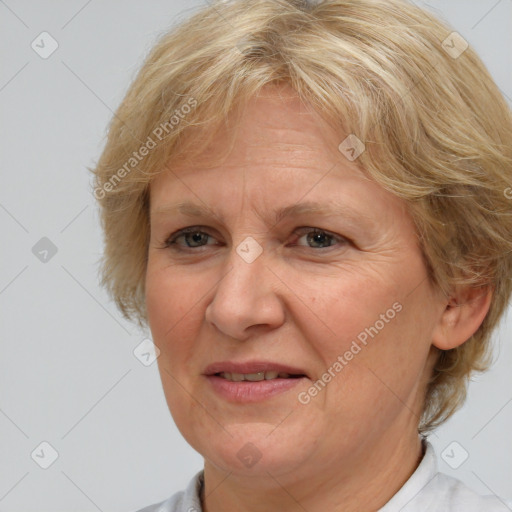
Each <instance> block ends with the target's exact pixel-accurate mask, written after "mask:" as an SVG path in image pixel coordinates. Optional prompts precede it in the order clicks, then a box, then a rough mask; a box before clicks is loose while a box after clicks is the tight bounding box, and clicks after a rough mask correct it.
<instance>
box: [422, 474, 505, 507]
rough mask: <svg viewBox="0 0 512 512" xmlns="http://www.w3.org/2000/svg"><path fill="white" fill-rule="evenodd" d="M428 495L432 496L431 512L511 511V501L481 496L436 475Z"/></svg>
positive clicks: (450, 479) (442, 475) (454, 479)
mask: <svg viewBox="0 0 512 512" xmlns="http://www.w3.org/2000/svg"><path fill="white" fill-rule="evenodd" d="M431 483H432V486H431V489H430V492H429V494H431V496H432V505H433V507H435V508H432V509H431V510H440V511H441V510H443V511H451V510H453V511H455V510H464V511H465V512H480V511H482V510H485V511H486V512H507V511H511V510H512V501H511V500H505V499H502V498H500V497H498V496H495V495H489V496H481V495H479V494H477V493H476V492H475V491H473V490H472V489H470V488H469V487H467V486H466V485H465V484H464V483H463V482H461V481H460V480H457V479H456V478H453V477H451V476H448V475H445V474H444V473H437V474H436V476H435V478H434V479H433V480H432V482H431Z"/></svg>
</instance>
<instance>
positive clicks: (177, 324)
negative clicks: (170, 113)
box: [145, 87, 490, 512]
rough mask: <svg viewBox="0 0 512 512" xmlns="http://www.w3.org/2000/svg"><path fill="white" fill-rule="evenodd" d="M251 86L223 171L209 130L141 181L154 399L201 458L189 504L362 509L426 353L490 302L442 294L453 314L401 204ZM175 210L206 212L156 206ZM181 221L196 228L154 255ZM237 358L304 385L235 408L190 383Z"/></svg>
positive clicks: (390, 476)
mask: <svg viewBox="0 0 512 512" xmlns="http://www.w3.org/2000/svg"><path fill="white" fill-rule="evenodd" d="M264 91H267V92H264V93H262V94H261V95H260V96H259V97H258V98H253V99H252V100H251V101H250V102H249V104H248V105H247V109H246V110H245V112H244V115H243V117H242V119H241V123H240V125H239V126H238V129H237V132H236V139H235V144H234V146H233V150H232V151H231V152H230V153H229V154H228V156H227V158H226V159H225V160H224V161H223V162H221V163H219V162H217V161H215V159H214V156H215V155H216V152H217V151H218V150H219V149H220V148H221V147H222V145H223V143H225V141H226V140H227V139H226V134H224V133H221V132H219V133H218V134H216V136H215V139H214V141H213V143H212V144H211V145H210V146H209V147H207V148H205V150H204V152H203V155H202V156H201V157H197V158H196V160H195V161H194V162H186V163H182V164H179V163H174V164H173V166H172V170H169V171H166V172H164V173H162V174H161V175H159V176H158V177H157V178H155V179H154V181H153V182H152V183H151V186H150V221H151V238H150V243H149V250H148V264H147V274H146V283H145V286H146V304H147V311H148V320H149V325H150V327H151V331H152V335H153V340H154V342H155V344H156V345H157V346H158V348H159V349H160V351H161V354H160V357H159V358H158V364H159V370H160V374H161V378H162V384H163V388H164V391H165V395H166V399H167V403H168V405H169V408H170V411H171V413H172V415H173V418H174V420H175V422H176V424H177V426H178V428H179V429H180V431H181V432H182V434H183V436H184V437H185V438H186V440H187V441H188V442H189V443H190V445H191V446H192V447H193V448H194V449H196V450H197V451H198V452H199V453H201V454H202V455H203V456H204V458H205V467H204V472H205V496H206V498H205V500H204V503H203V508H204V510H205V511H207V512H219V511H222V510H239V511H247V512H248V511H251V512H256V511H262V512H263V511H268V510H281V511H290V512H291V511H299V510H301V511H303V510H307V511H308V512H316V511H320V510H321V511H325V510H329V511H334V512H335V511H341V510H343V511H345V512H350V511H356V510H357V511H359V512H361V511H363V512H366V511H368V512H369V511H374V510H378V509H379V508H380V507H382V506H383V505H384V504H385V503H386V502H387V501H389V499H391V497H392V496H393V495H394V494H395V493H396V492H397V491H398V490H399V489H400V487H401V486H402V485H403V484H404V482H405V481H406V480H407V479H408V478H409V477H410V475H411V474H412V473H413V472H414V470H415V469H416V467H417V465H418V463H419V461H420V459H421V445H420V440H419V438H418V434H417V427H418V422H419V417H420V415H421V409H422V397H423V394H424V389H425V384H426V380H427V378H428V375H429V374H430V372H431V371H432V367H433V364H434V363H435V358H436V354H437V353H438V350H437V349H448V348H453V347H456V346H458V345H460V344H461V343H463V342H464V341H465V340H467V339H468V338H469V337H470V336H471V335H472V334H473V332H475V331H476V329H477V328H478V326H479V325H480V323H481V322H482V320H483V318H484V317H485V314H486V313H487V310H488V307H489V301H490V294H489V293H487V294H485V293H482V292H481V291H480V292H479V293H477V292H473V291H472V290H460V291H458V292H457V295H456V296H455V298H456V300H457V301H458V302H459V304H461V306H458V307H453V306H452V303H451V302H450V299H449V298H447V297H446V296H444V295H443V294H442V293H440V292H439V291H437V290H436V289H434V288H433V287H432V286H431V284H430V283H429V281H428V279H427V274H426V269H425V265H424V263H423V260H422V258H421V253H420V249H419V247H418V244H417V237H416V235H415V230H414V226H413V224H412V221H411V219H410V217H409V216H408V215H407V214H406V213H405V210H404V204H403V203H402V201H401V200H400V199H399V198H397V197H396V196H394V195H392V194H391V193H389V192H387V191H386V190H384V189H383V188H382V187H380V186H379V185H378V184H376V183H375V182H373V181H371V180H370V179H368V178H367V177H366V175H365V174H364V173H363V171H362V170H361V169H360V168H359V167H358V165H357V160H356V161H354V162H350V161H348V160H347V159H346V158H345V157H344V156H343V155H342V154H341V153H340V152H339V151H338V149H337V148H338V145H339V143H340V142H341V141H342V140H343V138H344V137H343V136H341V138H340V135H339V134H335V133H333V131H332V129H330V128H329V127H328V126H327V125H326V124H325V123H323V121H322V120H321V119H320V117H319V116H318V115H317V114H315V113H314V112H313V111H312V110H311V109H308V108H307V107H306V106H305V105H304V104H302V103H300V102H299V100H298V99H297V98H296V96H295V95H294V93H293V91H291V90H290V89H288V88H286V87H283V88H281V89H280V90H279V91H276V90H274V89H268V90H267V89H264ZM186 201H190V202H193V203H194V204H196V205H198V206H206V207H207V208H208V209H209V210H210V213H209V214H203V215H201V216H194V217H191V216H186V215H185V214H183V213H177V212H176V211H174V210H172V209H168V208H167V207H171V206H172V205H175V204H176V203H179V202H186ZM306 201H308V202H316V203H321V204H322V205H330V204H332V203H333V202H336V203H337V204H341V205H343V206H344V207H346V208H347V209H351V210H353V211H354V212H355V214H356V216H355V218H353V219H352V218H350V216H349V215H347V214H345V213H343V214H342V213H337V214H326V213H311V212H310V213H307V212H305V213H301V214H296V215H294V216H291V217H285V218H283V219H281V220H280V221H279V222H278V223H277V224H276V223H275V222H273V221H272V213H273V212H274V211H276V210H278V209H280V208H283V207H286V206H290V205H295V204H297V203H303V202H306ZM194 226H196V227H197V229H196V231H200V233H199V234H196V235H193V234H190V235H187V236H185V235H183V236H181V237H179V238H178V239H176V240H175V243H174V244H172V245H169V246H167V247H165V242H166V240H167V239H169V236H170V235H171V234H172V233H175V232H176V231H177V230H179V229H182V228H185V227H194ZM303 227H304V228H310V229H309V230H308V229H304V230H303V231H301V232H298V228H303ZM312 228H317V229H318V230H323V233H321V234H320V236H317V237H315V236H314V233H313V234H308V233H310V232H311V231H312ZM332 235H334V236H332ZM248 236H250V237H252V238H254V239H255V240H256V241H257V242H258V244H259V245H260V246H261V248H262V253H261V254H260V255H259V256H258V257H257V258H256V259H255V260H254V261H252V262H250V263H248V262H247V261H246V260H244V259H243V258H242V257H241V256H240V254H239V253H237V247H238V246H239V245H240V244H241V242H242V241H244V240H245V239H246V237H248ZM395 302H397V303H399V304H400V305H401V310H400V312H398V313H396V315H393V318H392V319H391V320H389V321H388V322H386V323H385V325H384V327H383V328H381V329H380V330H379V332H378V334H377V335H375V336H374V337H373V338H368V343H367V345H365V346H364V347H363V348H362V349H361V350H360V351H359V352H358V353H357V354H356V355H355V356H354V357H353V359H352V360H350V361H349V362H348V364H346V366H344V367H343V369H342V370H341V371H339V372H338V373H336V376H335V377H334V378H332V379H331V381H330V382H329V383H328V385H327V386H326V387H325V388H324V389H323V390H322V391H320V392H318V394H317V395H316V396H314V397H312V398H311V400H310V401H309V402H308V403H307V404H304V403H301V402H300V401H299V400H298V395H299V393H301V392H307V390H308V389H309V388H310V387H311V386H312V385H313V383H314V382H315V381H317V380H318V379H320V378H321V376H322V374H324V373H325V372H326V369H328V368H329V367H332V365H333V363H334V362H335V361H336V360H337V358H338V356H339V355H340V354H341V355H343V354H344V353H345V352H346V351H347V350H349V349H350V346H351V344H352V342H353V340H356V339H357V336H358V334H360V333H361V332H362V331H364V329H365V328H368V327H370V326H374V325H376V321H377V320H379V318H382V317H381V316H380V315H381V314H383V313H385V312H386V311H387V310H389V309H390V308H391V306H392V304H393V303H395ZM254 360H257V361H267V362H277V363H281V364H285V365H291V366H293V367H294V368H299V369H301V370H303V373H304V374H305V375H306V376H305V377H302V378H300V379H297V380H295V381H294V382H296V384H294V385H293V386H292V387H290V388H289V389H287V390H285V391H283V392H280V393H277V394H274V395H272V396H269V397H263V398H260V399H257V400H254V401H244V400H243V399H241V400H238V401H236V400H231V399H229V398H227V397H226V396H224V395H222V394H221V393H219V392H218V390H217V389H216V388H215V387H214V386H212V380H211V379H210V377H208V376H207V375H206V374H205V368H206V367H207V366H208V365H210V364H211V363H214V362H218V361H234V362H247V361H254ZM217 379H220V377H217ZM288 382H289V380H288ZM253 384H254V383H243V385H249V386H251V385H253ZM247 443H252V445H254V446H253V447H251V448H250V454H252V455H254V454H257V457H260V458H259V460H258V461H257V462H256V463H255V464H253V465H251V466H250V467H249V466H248V465H247V464H244V463H243V460H242V458H241V457H239V456H237V454H238V455H239V450H241V449H242V452H241V453H247V450H248V448H247V446H248V445H247ZM244 447H245V448H244ZM254 447H255V448H254ZM243 450H246V451H245V452H244V451H243ZM251 450H252V451H251ZM257 457H256V458H257Z"/></svg>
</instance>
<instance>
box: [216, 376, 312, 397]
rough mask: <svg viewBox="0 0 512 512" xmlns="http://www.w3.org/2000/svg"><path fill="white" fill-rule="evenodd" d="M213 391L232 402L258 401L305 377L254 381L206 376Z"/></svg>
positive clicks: (296, 383) (302, 380)
mask: <svg viewBox="0 0 512 512" xmlns="http://www.w3.org/2000/svg"><path fill="white" fill-rule="evenodd" d="M206 378H207V379H208V381H209V382H210V384H211V386H212V387H213V389H214V391H215V392H216V393H218V394H219V395H221V396H222V397H224V398H226V399H228V400H230V401H232V402H245V403H247V402H259V401H261V400H265V399H267V398H270V397H272V396H274V395H277V394H279V393H284V392H285V391H288V390H290V389H292V388H294V387H295V386H297V385H298V384H300V383H302V382H304V379H305V378H306V377H298V378H295V379H272V380H259V381H256V382H251V381H247V380H244V381H241V382H233V381H231V380H227V379H224V378H222V377H219V376H217V375H208V376H207V377H206Z"/></svg>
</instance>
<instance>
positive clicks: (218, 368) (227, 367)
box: [204, 361, 307, 376]
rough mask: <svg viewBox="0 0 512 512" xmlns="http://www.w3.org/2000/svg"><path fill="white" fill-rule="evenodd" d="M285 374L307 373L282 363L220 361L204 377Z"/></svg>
mask: <svg viewBox="0 0 512 512" xmlns="http://www.w3.org/2000/svg"><path fill="white" fill-rule="evenodd" d="M270 371H276V372H283V373H289V374H290V375H305V376H307V375H306V372H305V371H304V370H302V369H300V368H296V367H293V366H289V365H286V364H281V363H274V362H272V361H245V362H234V361H219V362H216V363H212V364H209V365H208V366H207V367H206V368H205V369H204V375H215V374H216V373H222V372H227V373H244V374H247V373H259V372H270Z"/></svg>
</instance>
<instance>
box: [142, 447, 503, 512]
mask: <svg viewBox="0 0 512 512" xmlns="http://www.w3.org/2000/svg"><path fill="white" fill-rule="evenodd" d="M424 442H425V446H426V449H425V455H424V456H423V459H422V460H421V463H420V465H419V466H418V467H417V468H416V471H415V472H414V473H413V474H412V475H411V477H410V478H409V480H407V482H405V484H404V485H403V487H402V488H401V489H400V490H399V491H398V492H397V493H396V494H395V495H394V496H393V497H392V498H391V500H390V501H388V502H387V503H386V505H384V506H383V507H382V508H381V509H379V511H378V512H511V511H512V500H504V499H501V498H499V497H497V496H493V495H491V496H480V495H478V494H476V493H475V492H474V491H472V490H471V489H469V487H466V486H465V485H464V484H463V483H462V482H461V481H459V480H457V479H455V478H452V477H450V476H448V475H445V474H443V473H439V472H438V470H437V459H436V456H435V453H434V448H433V446H432V445H431V444H430V443H429V442H428V441H424ZM202 485H203V471H200V472H199V473H197V474H196V476H195V477H194V478H193V479H192V480H191V481H190V483H189V484H188V486H187V488H186V489H185V490H184V491H180V492H178V493H176V494H174V495H173V496H171V497H170V498H169V499H167V500H165V501H162V502H160V503H156V504H154V505H150V506H149V507H145V508H143V509H141V510H139V511H138V512H202V508H201V500H200V498H199V493H200V491H201V486H202Z"/></svg>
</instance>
